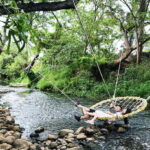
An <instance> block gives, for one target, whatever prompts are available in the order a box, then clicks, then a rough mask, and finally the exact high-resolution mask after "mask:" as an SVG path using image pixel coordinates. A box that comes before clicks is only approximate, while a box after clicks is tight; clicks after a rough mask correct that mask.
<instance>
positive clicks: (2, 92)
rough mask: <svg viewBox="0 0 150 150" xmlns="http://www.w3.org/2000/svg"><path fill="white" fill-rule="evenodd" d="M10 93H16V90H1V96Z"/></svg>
mask: <svg viewBox="0 0 150 150" xmlns="http://www.w3.org/2000/svg"><path fill="white" fill-rule="evenodd" d="M9 92H15V91H14V90H9V89H8V90H7V89H5V90H0V94H4V93H9Z"/></svg>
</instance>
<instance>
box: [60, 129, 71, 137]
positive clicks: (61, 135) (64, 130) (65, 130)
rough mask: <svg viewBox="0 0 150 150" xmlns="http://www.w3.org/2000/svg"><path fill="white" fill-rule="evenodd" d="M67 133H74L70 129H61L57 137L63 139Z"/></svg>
mask: <svg viewBox="0 0 150 150" xmlns="http://www.w3.org/2000/svg"><path fill="white" fill-rule="evenodd" d="M69 133H74V131H73V130H70V129H62V130H61V131H60V132H59V134H58V135H59V137H64V136H66V135H68V134H69Z"/></svg>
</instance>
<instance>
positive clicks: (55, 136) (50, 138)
mask: <svg viewBox="0 0 150 150" xmlns="http://www.w3.org/2000/svg"><path fill="white" fill-rule="evenodd" d="M57 138H58V136H57V135H49V136H48V138H47V139H48V140H57Z"/></svg>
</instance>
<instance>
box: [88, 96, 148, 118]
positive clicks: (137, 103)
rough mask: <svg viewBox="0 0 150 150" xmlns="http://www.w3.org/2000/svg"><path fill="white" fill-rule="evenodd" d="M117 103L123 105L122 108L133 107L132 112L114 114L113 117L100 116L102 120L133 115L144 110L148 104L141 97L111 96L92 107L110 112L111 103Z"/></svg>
mask: <svg viewBox="0 0 150 150" xmlns="http://www.w3.org/2000/svg"><path fill="white" fill-rule="evenodd" d="M112 103H115V105H116V106H117V105H119V106H121V107H122V110H125V109H127V108H129V109H131V113H128V114H124V115H121V116H119V118H118V116H117V115H113V116H112V117H98V119H100V120H107V119H123V118H126V117H130V116H133V115H135V114H137V113H139V112H141V111H143V110H144V109H145V108H146V106H147V101H146V99H143V98H140V97H128V96H127V97H116V98H111V99H107V100H103V101H101V102H99V103H96V104H95V105H93V106H92V107H91V109H95V110H101V111H103V112H106V113H107V112H109V111H110V104H112Z"/></svg>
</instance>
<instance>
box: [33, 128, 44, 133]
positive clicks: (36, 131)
mask: <svg viewBox="0 0 150 150" xmlns="http://www.w3.org/2000/svg"><path fill="white" fill-rule="evenodd" d="M41 132H44V127H38V128H37V129H36V130H35V133H41Z"/></svg>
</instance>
